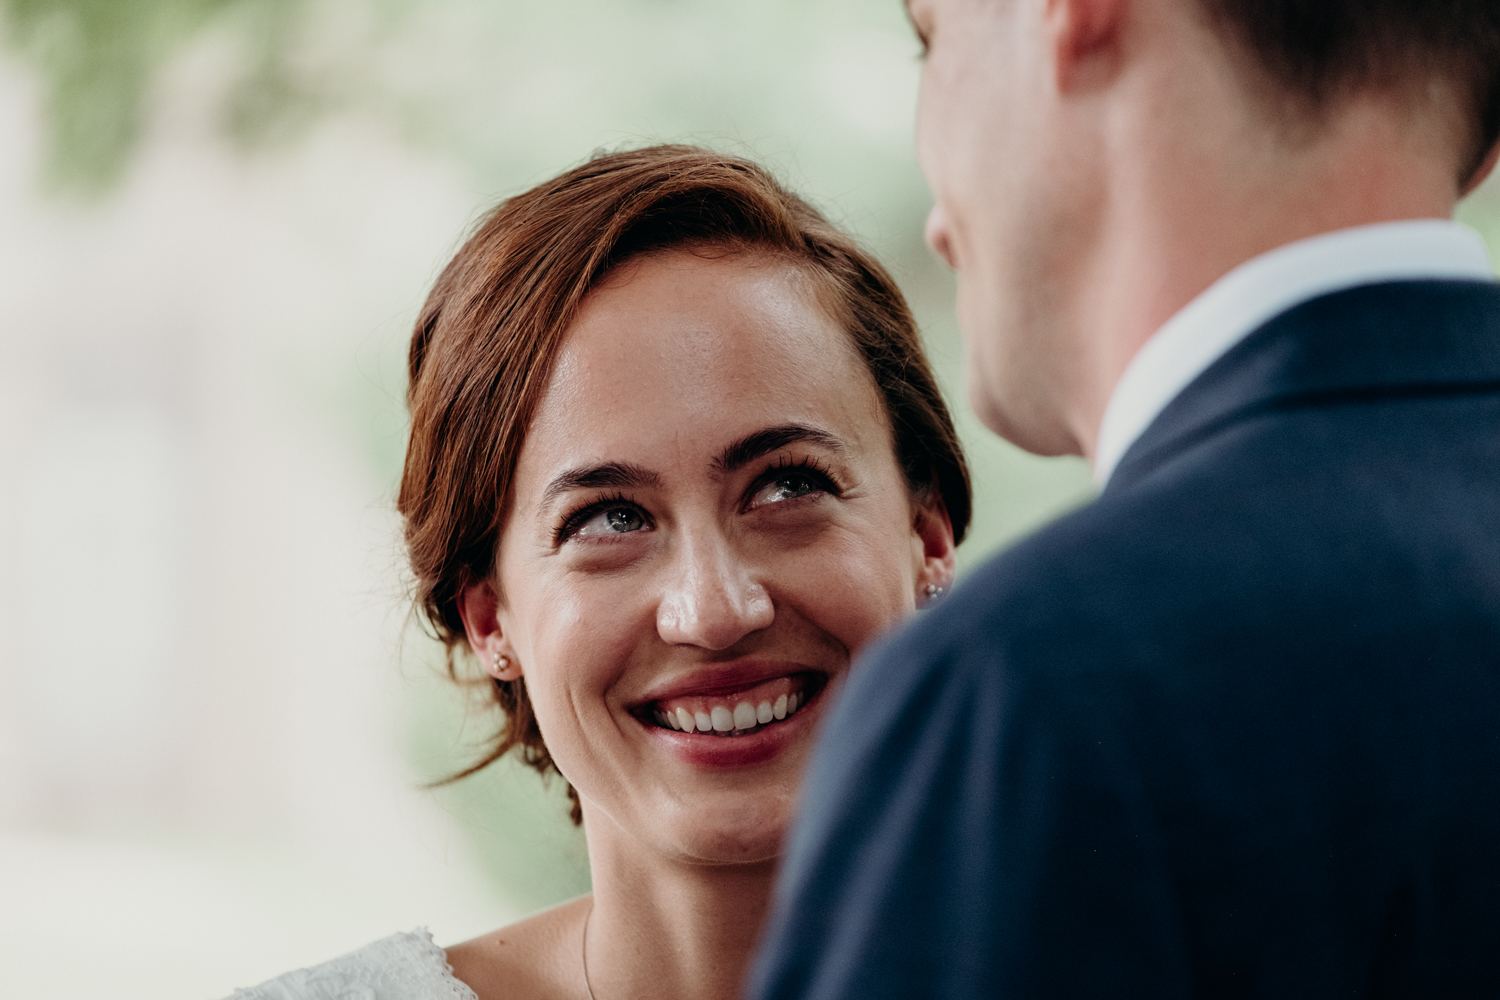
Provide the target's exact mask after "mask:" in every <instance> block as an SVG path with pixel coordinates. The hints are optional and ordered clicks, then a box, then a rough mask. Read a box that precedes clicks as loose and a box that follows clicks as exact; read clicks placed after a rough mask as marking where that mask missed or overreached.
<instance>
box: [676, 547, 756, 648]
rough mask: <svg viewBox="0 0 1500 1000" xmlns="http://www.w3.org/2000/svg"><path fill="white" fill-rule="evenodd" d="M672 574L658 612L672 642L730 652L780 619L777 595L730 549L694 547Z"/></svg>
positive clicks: (687, 552)
mask: <svg viewBox="0 0 1500 1000" xmlns="http://www.w3.org/2000/svg"><path fill="white" fill-rule="evenodd" d="M671 572H672V573H673V580H672V582H671V583H670V584H668V586H667V588H666V593H664V594H663V595H662V600H661V603H660V604H659V605H658V606H657V610H656V631H657V634H658V635H660V636H661V637H662V639H663V640H665V641H666V642H669V643H672V644H673V645H681V644H687V645H692V646H701V647H703V648H704V649H713V650H720V649H728V648H729V647H730V646H733V645H734V644H735V643H737V642H739V641H740V640H741V639H743V638H744V637H745V636H747V635H749V634H750V633H751V632H756V631H759V630H760V629H763V628H767V627H768V626H769V625H770V624H771V621H772V620H773V619H774V618H775V617H776V611H775V608H773V607H772V605H771V595H770V594H768V593H767V592H766V588H765V587H764V586H762V585H761V584H760V582H759V581H758V580H757V579H756V578H755V575H754V573H753V572H752V571H751V568H750V567H749V566H747V565H746V564H745V563H744V562H743V561H742V560H741V559H739V558H737V557H736V555H735V553H734V552H733V551H732V550H731V549H729V548H728V547H727V546H722V545H692V546H688V547H687V549H686V551H684V552H683V558H681V559H680V560H678V561H677V563H676V565H674V566H673V568H672V570H671Z"/></svg>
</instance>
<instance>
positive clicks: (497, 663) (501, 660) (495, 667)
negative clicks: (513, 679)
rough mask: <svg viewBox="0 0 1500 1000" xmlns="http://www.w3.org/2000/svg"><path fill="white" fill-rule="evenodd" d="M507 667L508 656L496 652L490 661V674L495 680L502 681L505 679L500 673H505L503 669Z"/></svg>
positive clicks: (508, 666)
mask: <svg viewBox="0 0 1500 1000" xmlns="http://www.w3.org/2000/svg"><path fill="white" fill-rule="evenodd" d="M509 669H510V657H508V656H506V655H505V654H504V653H496V654H495V659H494V660H493V661H492V662H491V663H490V670H489V674H490V676H491V677H493V678H495V680H497V681H503V680H505V678H504V677H501V676H500V675H501V674H503V673H505V671H507V670H509Z"/></svg>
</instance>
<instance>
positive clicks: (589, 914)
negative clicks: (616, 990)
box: [583, 899, 594, 1000]
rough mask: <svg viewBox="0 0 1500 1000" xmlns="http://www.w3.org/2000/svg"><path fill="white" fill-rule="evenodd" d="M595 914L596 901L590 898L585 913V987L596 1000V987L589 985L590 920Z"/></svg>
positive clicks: (592, 999)
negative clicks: (587, 909)
mask: <svg viewBox="0 0 1500 1000" xmlns="http://www.w3.org/2000/svg"><path fill="white" fill-rule="evenodd" d="M593 916H594V901H593V900H592V899H591V900H589V912H587V913H585V914H584V915H583V988H584V989H586V990H588V993H589V1000H594V987H593V986H591V985H589V920H590V919H591V918H592V917H593Z"/></svg>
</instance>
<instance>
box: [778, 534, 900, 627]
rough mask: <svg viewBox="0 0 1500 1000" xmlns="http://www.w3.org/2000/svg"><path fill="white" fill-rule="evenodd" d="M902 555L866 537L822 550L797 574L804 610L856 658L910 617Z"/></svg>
mask: <svg viewBox="0 0 1500 1000" xmlns="http://www.w3.org/2000/svg"><path fill="white" fill-rule="evenodd" d="M904 558H906V554H905V552H904V551H899V550H896V549H894V548H893V547H891V546H889V545H887V544H871V543H870V542H869V541H868V540H867V537H866V536H856V537H850V538H848V539H845V540H844V541H843V542H842V543H841V544H839V545H837V546H834V547H831V548H829V549H824V550H823V551H822V552H820V553H818V554H816V555H815V556H813V557H812V558H811V559H809V560H807V561H806V562H805V563H804V565H803V566H802V567H801V570H800V572H799V573H798V576H799V577H800V578H801V582H802V584H803V586H801V587H799V588H798V589H799V591H800V592H801V593H802V594H803V595H804V596H803V604H804V608H803V613H804V614H805V615H806V616H807V617H808V618H809V619H811V620H812V621H813V622H815V623H816V624H818V625H819V626H820V627H821V628H822V629H823V630H824V631H826V632H828V633H829V634H830V635H832V636H834V637H835V638H837V639H838V640H839V642H840V643H841V644H843V645H844V646H845V647H846V648H847V649H848V650H849V653H850V655H851V656H857V655H858V654H859V652H860V651H861V650H862V649H863V648H864V647H865V646H866V645H868V644H869V643H870V642H872V641H873V640H875V639H876V638H878V637H879V636H880V635H881V634H882V633H884V632H885V631H886V630H887V629H889V628H891V627H893V626H895V625H897V624H899V623H900V622H901V620H902V619H903V618H904V617H905V615H906V611H907V609H908V607H909V606H910V605H909V604H908V602H907V601H906V598H905V582H904V576H905V575H906V574H905V573H904V565H905V564H904V562H903V559H904Z"/></svg>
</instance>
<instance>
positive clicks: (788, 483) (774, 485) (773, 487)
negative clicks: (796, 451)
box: [745, 458, 842, 510]
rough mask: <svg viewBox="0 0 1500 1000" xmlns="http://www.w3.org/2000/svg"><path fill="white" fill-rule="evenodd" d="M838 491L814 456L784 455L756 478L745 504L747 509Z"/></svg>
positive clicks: (836, 493)
mask: <svg viewBox="0 0 1500 1000" xmlns="http://www.w3.org/2000/svg"><path fill="white" fill-rule="evenodd" d="M841 492H842V490H840V489H839V487H838V484H837V483H835V482H834V481H833V477H832V476H831V475H830V474H829V472H828V470H827V469H826V468H825V467H824V466H822V465H821V464H819V463H818V461H817V460H816V459H811V458H799V459H788V458H783V459H781V460H779V461H778V462H777V463H776V465H774V466H772V467H771V468H770V469H767V470H766V472H765V473H764V474H762V475H761V476H760V478H759V479H757V480H756V481H755V485H754V486H753V487H751V492H750V496H749V498H748V500H747V501H746V503H745V507H746V509H747V510H750V509H754V508H757V507H766V506H769V505H771V504H777V503H786V502H788V501H793V500H804V499H814V498H816V497H818V496H822V495H828V496H838V495H840V493H841Z"/></svg>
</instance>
